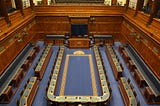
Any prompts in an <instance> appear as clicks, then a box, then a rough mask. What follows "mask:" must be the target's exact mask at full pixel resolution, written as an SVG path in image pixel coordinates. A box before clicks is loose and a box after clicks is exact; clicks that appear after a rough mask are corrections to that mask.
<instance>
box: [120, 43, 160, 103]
mask: <svg viewBox="0 0 160 106" xmlns="http://www.w3.org/2000/svg"><path fill="white" fill-rule="evenodd" d="M119 52H120V53H121V55H122V57H123V59H124V61H125V62H126V64H127V66H128V68H129V70H130V71H131V73H132V75H133V77H134V79H135V81H136V82H137V84H138V87H139V89H140V90H141V92H142V94H143V95H144V97H145V99H146V101H147V103H148V104H159V103H160V81H159V80H158V78H157V77H156V76H155V75H154V74H153V73H152V71H151V70H150V69H149V67H148V66H147V65H146V64H145V63H144V61H143V60H142V59H141V58H140V56H139V55H138V54H137V53H136V51H135V50H134V49H133V48H132V47H131V45H127V46H126V47H124V46H119Z"/></svg>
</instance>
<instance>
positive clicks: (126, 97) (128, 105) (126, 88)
mask: <svg viewBox="0 0 160 106" xmlns="http://www.w3.org/2000/svg"><path fill="white" fill-rule="evenodd" d="M118 84H119V89H120V92H121V95H122V97H123V101H124V103H125V106H137V105H138V102H137V100H136V95H135V94H134V92H133V90H132V88H131V86H130V84H129V83H128V81H127V78H126V77H120V79H119V81H118Z"/></svg>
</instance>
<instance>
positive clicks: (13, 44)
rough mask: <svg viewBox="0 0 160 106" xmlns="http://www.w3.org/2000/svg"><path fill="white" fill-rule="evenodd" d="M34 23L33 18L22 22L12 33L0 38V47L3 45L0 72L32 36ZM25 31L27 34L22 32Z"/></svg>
mask: <svg viewBox="0 0 160 106" xmlns="http://www.w3.org/2000/svg"><path fill="white" fill-rule="evenodd" d="M34 24H35V22H34V21H33V20H31V21H29V22H28V23H26V24H25V23H24V25H23V26H21V27H20V28H18V29H16V30H15V31H14V32H13V33H11V34H10V35H9V36H6V37H5V38H3V39H1V42H0V47H4V49H3V50H2V51H0V63H2V64H1V65H0V66H1V70H0V74H2V73H3V72H4V70H5V69H6V68H7V66H8V65H9V64H10V63H11V62H12V61H13V59H14V58H15V57H16V56H17V55H18V54H19V53H20V52H21V50H22V49H23V48H24V47H25V45H26V44H28V42H30V41H31V40H32V38H33V36H32V35H29V33H32V32H30V31H32V29H31V28H32V26H33V25H34ZM24 31H26V33H27V35H25V34H24Z"/></svg>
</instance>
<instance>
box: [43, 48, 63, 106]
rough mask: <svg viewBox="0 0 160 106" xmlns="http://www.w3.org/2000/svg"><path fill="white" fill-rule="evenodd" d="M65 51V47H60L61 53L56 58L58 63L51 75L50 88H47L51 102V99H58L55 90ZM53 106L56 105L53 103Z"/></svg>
mask: <svg viewBox="0 0 160 106" xmlns="http://www.w3.org/2000/svg"><path fill="white" fill-rule="evenodd" d="M64 51H65V48H64V46H62V47H60V49H59V52H58V56H57V58H56V62H55V64H54V68H53V71H52V73H51V75H50V81H49V82H48V86H47V88H46V90H47V98H48V100H49V101H50V99H53V98H54V99H56V97H55V90H56V86H57V81H58V76H59V71H60V69H61V64H62V60H63V56H64ZM50 102H51V101H50ZM53 105H54V103H53Z"/></svg>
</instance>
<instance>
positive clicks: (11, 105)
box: [0, 42, 44, 106]
mask: <svg viewBox="0 0 160 106" xmlns="http://www.w3.org/2000/svg"><path fill="white" fill-rule="evenodd" d="M39 44H40V52H39V53H38V54H37V56H36V58H35V60H34V61H33V63H32V65H31V67H30V69H29V70H28V72H27V73H26V75H25V77H24V78H23V80H22V82H21V84H20V86H19V88H18V90H17V92H16V93H15V95H14V96H13V98H12V100H11V102H10V103H9V104H0V106H17V103H16V102H17V100H19V99H20V92H21V91H22V90H24V86H25V84H26V83H27V80H28V79H29V78H30V77H31V76H34V67H35V66H36V64H37V63H38V60H39V58H40V56H41V54H42V52H43V48H44V44H43V42H38V45H39Z"/></svg>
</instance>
